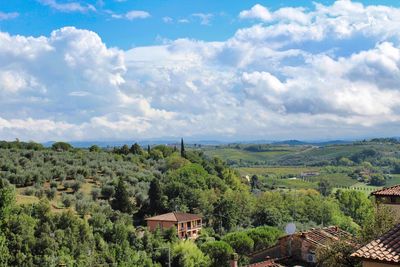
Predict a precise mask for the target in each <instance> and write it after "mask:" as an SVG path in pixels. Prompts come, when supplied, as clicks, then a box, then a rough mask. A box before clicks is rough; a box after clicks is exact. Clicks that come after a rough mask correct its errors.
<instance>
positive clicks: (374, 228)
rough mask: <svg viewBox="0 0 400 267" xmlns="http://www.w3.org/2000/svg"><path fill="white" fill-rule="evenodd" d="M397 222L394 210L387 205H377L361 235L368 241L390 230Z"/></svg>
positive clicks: (365, 223)
mask: <svg viewBox="0 0 400 267" xmlns="http://www.w3.org/2000/svg"><path fill="white" fill-rule="evenodd" d="M395 224H396V218H395V217H394V214H393V212H392V210H391V209H390V208H389V207H386V206H385V205H377V206H375V207H374V209H373V214H372V216H371V217H369V218H368V220H366V221H365V222H364V224H363V226H362V231H361V237H362V240H363V241H364V242H365V243H366V242H369V241H371V240H373V239H375V238H377V237H379V236H381V235H383V234H384V233H386V232H388V231H389V230H390V229H391V228H392V227H393V226H394V225H395Z"/></svg>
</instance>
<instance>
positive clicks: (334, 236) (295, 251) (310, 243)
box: [250, 226, 352, 266]
mask: <svg viewBox="0 0 400 267" xmlns="http://www.w3.org/2000/svg"><path fill="white" fill-rule="evenodd" d="M351 238H352V236H351V235H350V234H349V233H348V232H346V231H343V230H341V229H340V228H338V227H336V226H329V227H324V228H315V229H310V230H308V231H303V232H298V233H295V234H293V235H286V236H283V237H281V238H279V240H278V242H277V244H276V245H275V246H273V247H270V248H267V249H263V250H260V251H258V252H255V253H253V254H252V255H250V258H251V261H252V262H259V261H262V260H264V259H266V258H273V259H278V262H280V263H284V262H283V261H281V259H286V260H287V262H288V263H289V262H290V263H296V264H301V265H304V264H305V265H307V266H313V265H315V264H316V255H315V253H316V250H317V248H318V247H320V246H325V245H326V244H328V243H331V242H335V241H339V240H341V239H345V240H349V239H351Z"/></svg>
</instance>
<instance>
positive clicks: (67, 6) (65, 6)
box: [38, 0, 96, 13]
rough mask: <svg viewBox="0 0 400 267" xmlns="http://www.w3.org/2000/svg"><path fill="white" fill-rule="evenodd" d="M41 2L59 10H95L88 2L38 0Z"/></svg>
mask: <svg viewBox="0 0 400 267" xmlns="http://www.w3.org/2000/svg"><path fill="white" fill-rule="evenodd" d="M38 1H39V2H40V3H41V4H43V5H46V6H49V7H51V8H53V9H55V10H58V11H61V12H81V13H86V12H88V11H96V8H95V7H94V6H93V5H90V4H84V5H82V4H80V3H78V2H68V3H59V2H57V1H56V0H38Z"/></svg>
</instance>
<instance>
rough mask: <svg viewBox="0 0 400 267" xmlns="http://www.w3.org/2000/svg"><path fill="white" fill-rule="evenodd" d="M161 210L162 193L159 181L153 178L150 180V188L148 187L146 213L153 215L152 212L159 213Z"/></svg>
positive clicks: (162, 207) (162, 209)
mask: <svg viewBox="0 0 400 267" xmlns="http://www.w3.org/2000/svg"><path fill="white" fill-rule="evenodd" d="M163 211H164V203H163V193H162V189H161V186H160V182H159V181H158V180H157V179H153V180H152V181H151V182H150V188H149V210H148V213H149V214H151V215H154V214H160V213H162V212H163Z"/></svg>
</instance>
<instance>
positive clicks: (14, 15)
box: [0, 11, 19, 21]
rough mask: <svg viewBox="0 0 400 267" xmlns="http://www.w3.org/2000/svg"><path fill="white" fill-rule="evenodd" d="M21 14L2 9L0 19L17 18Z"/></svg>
mask: <svg viewBox="0 0 400 267" xmlns="http://www.w3.org/2000/svg"><path fill="white" fill-rule="evenodd" d="M18 16H19V13H17V12H10V13H5V12H1V11H0V21H2V20H9V19H15V18H17V17H18Z"/></svg>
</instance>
